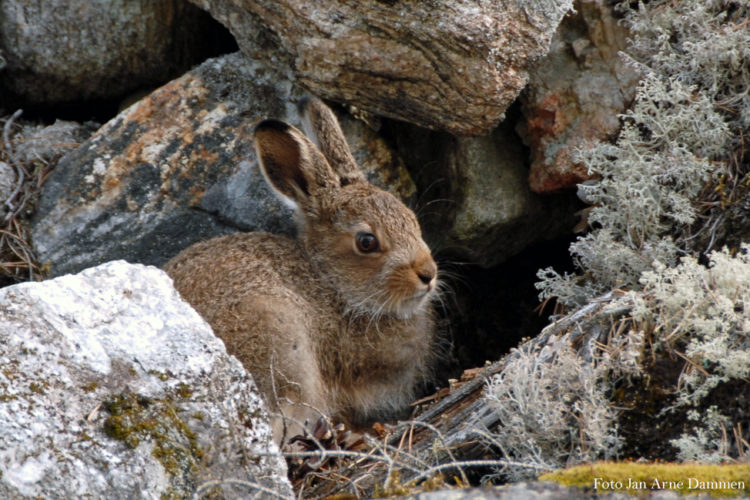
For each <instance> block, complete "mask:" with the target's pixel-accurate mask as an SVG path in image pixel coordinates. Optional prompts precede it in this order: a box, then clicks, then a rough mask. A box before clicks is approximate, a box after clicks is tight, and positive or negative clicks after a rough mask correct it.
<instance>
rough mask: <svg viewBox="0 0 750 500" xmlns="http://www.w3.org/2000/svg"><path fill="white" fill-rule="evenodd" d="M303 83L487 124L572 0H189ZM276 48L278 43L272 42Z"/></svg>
mask: <svg viewBox="0 0 750 500" xmlns="http://www.w3.org/2000/svg"><path fill="white" fill-rule="evenodd" d="M191 1H193V3H196V4H197V5H199V6H201V7H203V8H204V9H206V10H208V11H209V12H210V13H211V14H212V15H213V16H214V17H215V18H216V19H218V20H219V21H220V22H222V23H224V24H225V25H226V26H227V27H228V28H229V30H230V31H231V32H232V34H233V35H234V36H235V38H236V39H237V42H238V44H239V46H240V48H241V49H242V51H243V52H245V53H246V54H247V55H250V56H251V57H264V58H274V57H278V58H279V62H280V63H282V62H283V63H286V64H288V65H289V66H290V67H291V68H292V70H293V71H294V73H295V75H296V77H297V79H298V80H299V82H300V83H301V84H302V85H303V86H305V87H307V89H309V90H310V91H311V92H313V93H315V94H317V95H319V96H321V97H325V98H328V99H331V100H334V101H340V102H346V103H348V104H352V105H354V106H357V107H360V108H362V109H364V110H366V111H369V112H372V113H375V114H378V115H384V116H388V117H391V118H396V119H399V120H404V121H408V122H411V123H414V124H417V125H420V126H423V127H428V128H432V129H439V130H445V131H448V132H451V133H453V134H456V135H482V134H486V133H488V132H489V131H490V130H492V129H493V128H494V127H495V126H496V125H497V124H498V122H499V121H500V120H501V119H502V118H503V114H504V112H505V110H506V108H507V107H508V105H510V103H512V102H513V101H514V100H515V98H516V96H517V95H518V93H519V92H520V91H521V89H522V88H523V87H524V86H525V85H526V82H527V80H528V74H527V69H528V68H529V66H530V65H531V63H532V62H533V61H534V60H535V59H537V58H539V57H540V56H542V55H544V54H545V53H546V52H547V50H548V48H549V44H550V40H551V39H552V35H553V34H554V32H555V29H556V27H557V25H558V24H559V22H560V20H561V19H562V17H563V15H564V14H565V12H567V10H568V9H569V8H570V5H571V1H570V0H538V1H535V2H526V1H524V0H503V1H497V0H454V1H451V2H442V1H423V0H366V1H362V2H340V1H334V0H320V1H317V2H307V1H305V0H259V1H258V0H252V1H251V0H191ZM274 47H275V48H278V49H279V50H278V51H275V50H274Z"/></svg>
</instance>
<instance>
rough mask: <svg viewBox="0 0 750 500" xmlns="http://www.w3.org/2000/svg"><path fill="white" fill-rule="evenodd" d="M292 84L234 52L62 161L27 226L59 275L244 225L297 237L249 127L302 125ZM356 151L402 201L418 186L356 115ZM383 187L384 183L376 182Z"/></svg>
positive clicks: (165, 255)
mask: <svg viewBox="0 0 750 500" xmlns="http://www.w3.org/2000/svg"><path fill="white" fill-rule="evenodd" d="M301 95H302V92H301V90H299V89H297V88H296V87H294V86H293V85H292V83H291V82H290V81H289V80H287V79H285V78H284V77H283V76H282V75H280V74H279V73H278V72H276V71H274V70H273V69H271V68H268V67H266V66H265V65H264V64H263V63H261V62H253V61H249V60H247V59H246V58H245V57H244V56H243V55H242V54H239V53H236V54H233V55H229V56H224V57H221V58H217V59H212V60H209V61H207V62H205V63H204V64H202V65H201V66H199V67H197V68H196V69H194V70H192V71H190V72H188V73H186V74H185V75H183V76H182V77H181V78H179V79H177V80H174V81H172V82H170V83H168V84H167V85H165V86H163V87H161V88H159V89H157V90H156V91H154V92H153V93H152V94H150V95H148V96H147V97H145V98H144V99H142V100H140V101H138V102H137V103H135V104H134V105H132V106H131V107H129V108H128V109H126V110H124V111H123V112H122V113H120V114H119V115H118V116H117V117H115V118H114V119H112V120H111V121H110V122H108V123H107V124H105V125H104V126H103V127H102V128H101V129H99V130H98V131H97V132H96V133H95V134H94V135H93V136H92V137H91V138H90V139H89V140H88V141H87V142H86V143H85V144H83V145H82V146H81V147H80V148H78V149H77V150H75V151H73V152H72V153H70V154H68V155H67V156H65V157H64V158H63V159H62V160H61V161H60V162H59V164H58V166H57V167H56V169H55V170H54V171H53V172H52V174H50V176H49V178H48V180H47V182H46V183H45V185H44V188H43V190H42V194H41V197H40V201H39V206H38V209H37V212H36V214H35V216H34V218H33V220H32V222H31V225H32V240H33V244H34V248H35V250H36V252H37V254H38V256H39V259H40V261H41V262H49V263H50V269H51V273H52V275H59V274H62V273H66V272H75V271H78V270H80V269H83V268H85V267H89V266H92V265H96V264H99V263H101V262H105V261H108V260H112V259H121V258H122V259H126V260H128V261H131V262H141V263H145V264H154V265H161V264H163V263H164V262H166V261H167V260H168V259H169V258H171V257H172V256H174V255H175V254H177V253H178V252H179V251H180V250H182V249H183V248H185V247H186V246H188V245H189V244H191V243H194V242H196V241H199V240H204V239H208V238H210V237H212V236H217V235H220V234H226V233H230V232H234V231H237V230H238V229H241V230H247V231H249V230H266V231H272V232H277V233H292V232H293V231H294V226H293V224H292V220H291V212H290V210H289V209H288V208H287V207H285V206H284V205H282V204H281V203H280V202H279V201H278V199H277V198H276V196H274V195H273V194H272V193H271V192H270V189H269V188H268V187H267V185H266V182H265V181H264V179H263V178H262V175H261V174H260V171H259V170H258V168H257V161H256V158H255V151H254V148H253V145H252V137H251V132H252V127H253V124H254V123H255V122H257V121H258V120H260V119H261V118H266V117H276V118H280V119H285V120H287V121H289V122H290V123H299V117H298V115H297V108H296V102H297V99H298V98H299V97H300V96H301ZM344 123H345V124H347V123H348V124H349V126H347V127H346V129H347V130H350V131H352V132H350V133H349V135H351V136H352V138H353V142H354V143H356V144H355V148H354V155H355V157H357V158H358V159H360V160H362V161H363V164H364V166H365V167H366V169H368V168H369V171H368V177H370V178H371V179H373V181H375V182H376V183H378V180H379V179H382V180H383V181H385V182H390V181H392V180H393V179H397V180H398V182H396V183H393V184H391V186H392V188H393V189H395V190H397V191H398V192H399V193H400V194H401V195H402V196H404V197H408V196H410V195H412V194H413V193H414V186H413V183H412V182H411V180H410V179H409V177H408V174H406V173H405V172H406V171H405V170H404V168H403V165H402V164H401V162H400V160H399V159H398V158H396V157H395V156H394V155H393V154H392V153H390V152H388V150H387V147H386V146H385V143H384V141H383V140H382V139H380V138H379V137H377V135H376V134H375V133H374V132H373V131H372V130H370V129H368V128H367V127H364V126H361V125H356V124H355V123H353V120H348V121H345V122H344ZM382 185H383V184H382V183H381V186H382Z"/></svg>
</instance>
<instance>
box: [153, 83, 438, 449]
mask: <svg viewBox="0 0 750 500" xmlns="http://www.w3.org/2000/svg"><path fill="white" fill-rule="evenodd" d="M299 107H300V114H301V115H302V116H303V122H304V128H305V130H306V131H307V132H308V134H310V135H311V137H313V138H314V140H315V143H313V142H312V141H311V140H310V139H308V138H307V137H306V136H305V135H304V134H303V133H302V132H300V131H299V130H298V129H296V128H295V127H293V126H291V125H288V124H286V123H284V122H281V121H278V120H264V121H262V122H260V123H259V124H258V125H257V126H256V128H255V148H256V152H257V155H258V158H259V163H260V166H261V170H262V172H263V174H264V176H265V178H266V180H267V181H268V183H269V184H270V185H271V186H272V187H273V189H274V190H275V191H276V192H277V193H278V194H279V195H280V196H281V198H282V199H283V200H284V201H286V202H287V203H288V204H290V205H291V206H292V207H294V209H295V214H296V222H297V225H298V229H299V235H298V238H297V239H291V238H288V237H285V236H279V235H273V234H268V233H261V232H256V233H247V234H233V235H230V236H222V237H218V238H214V239H212V240H209V241H205V242H202V243H198V244H195V245H193V246H191V247H189V248H187V249H186V250H184V251H183V252H182V253H180V254H179V255H177V256H176V257H175V258H174V259H172V260H171V261H170V262H168V263H167V264H166V266H165V270H166V271H167V273H168V274H169V275H170V276H171V277H172V278H173V279H174V284H175V287H176V288H177V290H178V291H179V292H180V294H181V295H182V296H183V298H185V300H187V301H188V302H189V303H190V304H192V305H193V306H194V307H195V308H196V309H197V310H198V312H199V313H200V314H201V315H202V316H203V317H204V318H205V319H206V320H207V321H208V323H210V324H211V326H212V327H213V329H214V331H215V332H216V334H217V335H218V336H219V337H220V338H222V339H223V340H224V342H225V344H226V346H227V349H228V351H229V352H230V353H231V354H234V355H235V356H236V357H237V358H239V359H240V361H242V363H243V364H244V365H245V367H246V368H247V369H248V371H250V372H251V373H252V374H253V376H254V377H255V380H256V382H257V384H258V386H259V388H260V390H261V392H262V393H263V395H264V396H265V398H266V399H267V400H268V403H269V404H270V405H271V407H272V408H273V409H275V410H276V411H277V412H279V413H281V414H282V415H283V417H281V416H277V417H276V418H275V419H274V422H273V426H274V436H275V438H276V439H277V440H279V441H281V440H282V437H283V436H284V435H285V433H286V435H288V432H289V431H287V430H286V425H287V424H288V423H289V422H298V423H302V425H304V423H305V422H306V421H307V422H309V423H312V422H314V421H315V420H312V419H317V418H318V416H319V413H318V411H320V412H323V413H325V414H326V415H328V416H331V417H333V418H334V419H339V420H342V421H344V422H345V423H347V424H349V425H350V426H351V427H354V428H361V427H363V426H366V425H368V424H370V423H372V422H373V421H375V420H377V419H383V418H392V417H394V416H398V415H399V414H400V413H401V412H402V411H403V410H404V409H405V408H407V407H408V403H409V402H410V401H411V398H412V397H413V396H414V390H415V387H416V386H417V385H418V384H419V382H420V381H422V380H424V378H425V376H426V374H427V372H428V370H429V366H430V362H431V361H432V357H433V351H434V349H433V342H434V339H433V336H434V322H433V313H432V304H431V302H432V300H433V298H434V297H435V294H436V288H437V286H438V270H437V266H436V265H435V261H434V260H433V258H432V255H431V253H430V250H429V248H428V247H427V245H426V244H425V242H424V241H423V240H422V236H421V231H420V227H419V223H418V222H417V219H416V217H415V215H414V213H413V212H412V211H411V210H409V209H408V208H407V207H406V206H405V205H404V204H403V203H402V202H401V201H399V200H398V199H396V198H395V197H394V196H393V195H391V194H389V193H387V192H385V191H383V190H381V189H378V188H377V187H375V186H373V185H371V184H370V183H369V182H367V180H366V179H365V176H364V175H363V174H362V172H361V171H360V170H359V168H358V167H357V165H356V163H355V161H354V158H353V156H352V154H351V152H350V150H349V146H348V145H347V143H346V140H345V139H344V135H343V134H342V132H341V128H340V127H339V124H338V122H337V121H336V117H335V116H334V114H333V112H332V111H331V110H330V109H329V108H328V107H327V106H326V105H325V104H324V103H323V102H322V101H320V100H319V99H316V98H305V99H303V100H302V101H300V105H299ZM299 430H300V429H299V428H296V429H295V431H299Z"/></svg>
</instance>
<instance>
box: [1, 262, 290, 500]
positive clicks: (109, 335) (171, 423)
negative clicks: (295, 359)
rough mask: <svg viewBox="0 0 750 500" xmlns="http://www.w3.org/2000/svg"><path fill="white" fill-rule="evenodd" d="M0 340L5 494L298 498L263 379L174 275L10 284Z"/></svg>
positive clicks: (125, 267) (91, 274) (103, 275)
mask: <svg viewBox="0 0 750 500" xmlns="http://www.w3.org/2000/svg"><path fill="white" fill-rule="evenodd" d="M0 339H2V340H1V341H0V364H2V367H3V369H2V371H0V450H2V451H0V471H1V472H2V474H0V496H2V497H3V498H39V497H43V498H123V499H125V498H155V499H158V498H165V497H170V498H171V497H179V498H187V497H190V496H192V494H193V492H194V491H195V490H196V488H199V487H201V485H204V484H205V485H206V488H207V489H210V488H209V487H210V486H211V484H212V483H207V482H208V481H213V480H219V481H220V480H230V479H234V480H242V481H245V482H247V483H252V482H257V483H258V484H259V485H261V486H262V487H265V488H268V489H269V490H273V491H275V492H277V493H278V494H279V495H282V496H289V495H291V487H290V485H289V483H288V481H287V479H286V477H285V474H286V465H285V463H284V461H283V460H282V459H281V457H280V456H279V455H278V450H277V448H276V445H275V444H274V443H273V442H272V441H271V435H270V427H269V425H268V422H267V415H266V410H265V407H264V405H263V404H262V401H261V399H260V397H259V396H258V395H257V394H256V392H255V385H254V383H253V381H252V378H251V377H250V375H248V374H247V372H245V370H244V369H243V368H242V366H241V365H240V363H239V362H238V361H237V360H236V359H235V358H233V357H230V356H229V355H227V353H226V350H225V348H224V344H223V343H222V342H221V341H220V340H218V339H217V338H216V337H214V335H213V333H212V332H211V330H210V328H209V326H208V325H207V324H206V323H205V322H204V321H203V320H202V319H201V318H200V316H199V315H198V314H197V313H196V312H195V311H194V310H193V309H191V308H190V307H189V306H188V305H187V304H186V303H185V302H184V301H182V300H181V299H180V297H179V296H178V295H177V292H175V290H174V289H173V288H172V284H171V280H170V279H169V278H168V277H167V276H166V274H164V273H163V272H162V271H160V270H158V269H155V268H150V267H146V266H142V265H132V264H127V263H125V262H121V261H120V262H110V263H107V264H103V265H101V266H99V267H97V268H91V269H87V270H85V271H83V272H81V273H80V274H77V275H67V276H63V277H60V278H58V279H55V280H51V281H46V282H41V283H23V284H19V285H14V286H11V287H6V288H4V289H2V290H0ZM252 491H253V489H252V488H241V489H240V488H236V489H235V487H233V486H230V485H227V486H226V487H225V489H224V494H225V495H227V497H234V498H236V497H238V496H240V494H244V495H247V494H249V492H252Z"/></svg>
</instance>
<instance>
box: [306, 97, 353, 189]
mask: <svg viewBox="0 0 750 500" xmlns="http://www.w3.org/2000/svg"><path fill="white" fill-rule="evenodd" d="M297 106H298V108H299V113H300V115H301V116H302V128H304V129H305V132H306V133H307V135H308V136H309V137H310V138H311V139H312V140H313V141H314V142H315V144H316V145H317V146H318V148H319V149H320V151H322V152H323V155H324V156H325V157H326V159H327V160H328V163H329V165H331V168H333V170H334V171H335V172H336V174H338V176H339V179H340V181H341V185H342V186H343V185H346V184H351V183H354V182H364V181H365V176H364V175H363V174H362V172H361V171H360V170H359V167H358V166H357V162H356V161H354V157H353V156H352V153H351V150H350V149H349V145H348V144H347V143H346V139H345V138H344V133H343V132H342V131H341V126H340V125H339V122H338V120H337V119H336V115H334V114H333V111H331V108H329V107H328V106H326V105H325V103H324V102H323V101H321V100H320V99H318V98H315V97H310V96H306V97H303V98H302V99H300V101H299V103H298V105H297Z"/></svg>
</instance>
